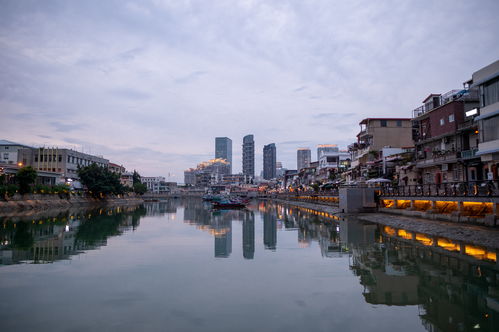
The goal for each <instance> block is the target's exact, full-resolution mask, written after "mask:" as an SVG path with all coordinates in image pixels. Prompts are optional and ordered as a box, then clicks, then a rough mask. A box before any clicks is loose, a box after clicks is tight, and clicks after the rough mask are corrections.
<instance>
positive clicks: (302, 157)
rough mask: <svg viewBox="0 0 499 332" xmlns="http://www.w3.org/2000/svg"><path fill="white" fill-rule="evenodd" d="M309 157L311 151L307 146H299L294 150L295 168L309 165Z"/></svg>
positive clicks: (310, 156)
mask: <svg viewBox="0 0 499 332" xmlns="http://www.w3.org/2000/svg"><path fill="white" fill-rule="evenodd" d="M311 159H312V152H311V151H310V149H309V148H299V149H298V151H296V165H297V168H296V169H297V170H298V171H299V170H300V169H302V168H306V167H310V162H311Z"/></svg>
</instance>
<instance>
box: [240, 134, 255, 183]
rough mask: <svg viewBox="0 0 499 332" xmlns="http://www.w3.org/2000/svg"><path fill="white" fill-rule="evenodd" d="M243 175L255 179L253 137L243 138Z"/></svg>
mask: <svg viewBox="0 0 499 332" xmlns="http://www.w3.org/2000/svg"><path fill="white" fill-rule="evenodd" d="M243 174H244V175H247V176H251V177H252V178H254V177H255V141H254V139H253V135H246V136H244V138H243Z"/></svg>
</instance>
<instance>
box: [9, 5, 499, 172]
mask: <svg viewBox="0 0 499 332" xmlns="http://www.w3.org/2000/svg"><path fill="white" fill-rule="evenodd" d="M497 13H499V2H498V1H494V0H491V1H486V0H483V1H469V0H468V1H456V0H448V1H421V0H416V1H401V0H395V1H353V0H349V1H333V0H329V1H326V0H308V1H299V0H297V1H258V0H254V1H253V0H245V1H234V0H226V1H216V0H214V1H204V0H200V1H188V0H184V1H182V0H177V1H173V0H172V1H170V0H150V1H147V0H145V1H137V2H133V1H130V2H126V1H122V0H116V1H112V0H109V1H102V0H98V1H78V2H77V1H50V0H47V1H25V0H23V1H19V0H12V1H6V0H0V139H7V140H11V141H17V142H21V143H25V144H31V145H35V146H43V145H45V146H59V147H71V148H74V149H77V150H80V151H81V150H83V151H84V152H89V153H92V154H97V155H104V156H105V157H106V158H108V159H110V161H112V162H116V163H119V164H123V165H124V166H125V167H127V169H137V170H139V172H140V173H141V174H142V175H146V176H153V175H163V176H168V174H170V176H171V177H170V179H171V180H176V181H180V182H182V181H183V170H184V169H186V168H188V167H192V166H195V165H196V164H197V163H198V162H201V161H203V160H207V159H210V158H212V157H213V155H214V150H215V147H214V141H215V137H216V136H228V137H230V138H231V139H232V140H233V154H234V171H236V172H237V171H240V170H241V144H242V138H243V136H244V135H246V134H254V135H255V142H256V150H257V155H256V160H257V163H256V168H257V173H259V172H260V170H261V165H262V160H261V159H262V148H263V145H264V144H268V143H276V145H277V160H278V161H282V162H283V164H284V167H287V168H291V169H292V168H295V167H296V149H297V148H299V147H310V148H312V149H313V153H312V155H313V156H315V151H314V150H315V146H316V145H317V144H323V143H332V144H338V145H339V146H340V147H342V148H346V146H347V145H348V144H349V143H351V142H353V141H354V139H355V135H356V134H357V132H358V129H359V126H358V123H359V121H360V120H361V119H363V118H366V117H410V115H411V110H412V109H414V108H416V107H418V106H420V103H421V101H422V100H423V99H424V98H425V97H426V96H427V95H428V94H430V93H443V92H446V91H449V90H452V89H456V88H460V87H462V82H464V81H465V80H467V79H468V78H470V77H471V74H472V73H473V72H474V71H476V70H478V69H479V68H481V67H483V66H485V65H487V64H489V63H491V62H493V61H495V60H497V59H498V58H499V35H498V34H497V31H499V19H498V15H497Z"/></svg>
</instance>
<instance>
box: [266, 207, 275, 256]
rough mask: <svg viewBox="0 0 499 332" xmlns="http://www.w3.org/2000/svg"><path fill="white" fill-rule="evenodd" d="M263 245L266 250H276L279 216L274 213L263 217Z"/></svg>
mask: <svg viewBox="0 0 499 332" xmlns="http://www.w3.org/2000/svg"><path fill="white" fill-rule="evenodd" d="M263 244H264V246H265V249H269V250H275V249H276V246H277V216H276V215H275V214H274V213H265V214H264V215H263Z"/></svg>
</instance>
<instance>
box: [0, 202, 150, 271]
mask: <svg viewBox="0 0 499 332" xmlns="http://www.w3.org/2000/svg"><path fill="white" fill-rule="evenodd" d="M145 214H146V210H145V209H144V208H139V207H115V208H106V209H105V208H99V209H92V210H66V211H58V212H57V213H56V214H53V213H52V214H50V213H47V212H45V214H44V213H37V214H34V215H30V216H29V217H30V218H29V219H27V218H26V217H3V218H0V223H1V224H2V227H1V228H0V244H1V246H0V265H10V264H19V263H34V264H39V263H51V262H54V261H57V260H62V259H69V258H70V257H71V256H73V255H78V254H80V253H82V252H83V251H86V250H93V249H98V248H99V247H102V246H105V245H106V244H107V239H108V238H109V237H112V236H118V235H121V234H123V233H124V232H126V231H128V230H135V229H136V228H137V227H138V226H139V224H140V218H141V217H142V216H144V215H145Z"/></svg>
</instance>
